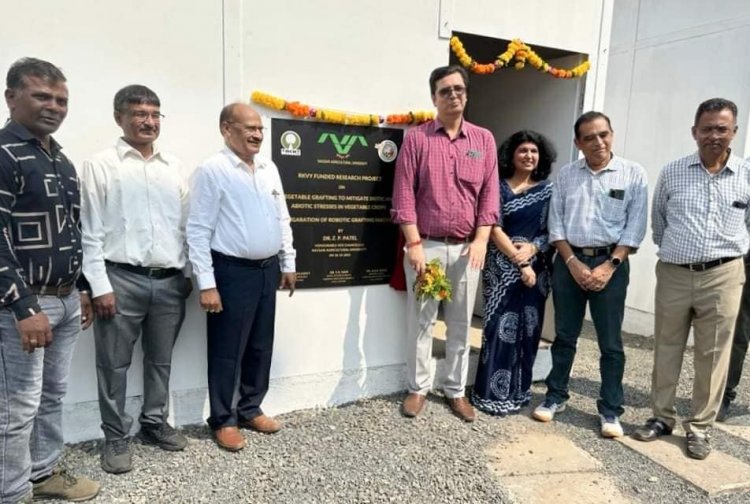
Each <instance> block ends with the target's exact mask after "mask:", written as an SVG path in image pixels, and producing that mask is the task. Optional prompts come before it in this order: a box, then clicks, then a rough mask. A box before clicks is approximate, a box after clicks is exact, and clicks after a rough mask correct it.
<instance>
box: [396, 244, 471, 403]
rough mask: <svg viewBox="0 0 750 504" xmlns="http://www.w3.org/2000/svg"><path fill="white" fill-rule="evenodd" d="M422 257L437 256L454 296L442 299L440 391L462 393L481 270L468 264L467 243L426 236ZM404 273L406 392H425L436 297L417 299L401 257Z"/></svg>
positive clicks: (412, 276) (453, 394)
mask: <svg viewBox="0 0 750 504" xmlns="http://www.w3.org/2000/svg"><path fill="white" fill-rule="evenodd" d="M422 247H423V248H424V255H425V261H426V262H430V261H431V260H433V259H434V258H439V259H440V262H441V263H442V265H443V267H444V268H445V270H446V274H447V276H448V278H449V279H450V281H451V285H452V287H453V294H452V298H453V300H452V301H451V302H450V303H444V305H443V313H444V315H445V324H446V326H447V333H446V341H445V361H446V364H447V366H446V368H447V370H448V371H447V375H446V377H445V382H444V383H445V385H444V387H443V391H444V392H445V395H446V396H447V397H450V398H457V397H463V396H464V388H465V387H466V381H467V378H468V374H469V350H470V349H471V347H470V345H469V327H470V326H471V319H472V317H473V314H474V301H475V299H476V294H477V286H478V285H479V274H480V270H478V269H477V270H474V269H470V268H469V267H468V256H462V255H461V253H462V252H463V251H464V249H466V247H468V245H467V244H459V245H447V244H445V243H442V242H435V241H430V240H425V241H423V243H422ZM404 272H405V273H406V288H407V297H408V301H407V305H406V331H407V345H406V378H407V381H408V386H409V392H416V393H418V394H427V392H429V390H430V387H431V383H430V362H431V359H432V329H433V327H434V326H435V321H436V320H437V313H438V306H439V303H440V302H439V301H436V300H434V299H429V300H426V301H418V300H417V299H416V297H415V295H414V281H415V280H416V279H417V274H416V272H415V271H414V270H413V269H412V267H411V266H410V265H409V260H408V258H407V257H404Z"/></svg>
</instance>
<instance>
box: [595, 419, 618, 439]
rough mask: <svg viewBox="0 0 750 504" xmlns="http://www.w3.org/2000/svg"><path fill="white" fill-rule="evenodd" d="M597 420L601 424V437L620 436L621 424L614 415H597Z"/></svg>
mask: <svg viewBox="0 0 750 504" xmlns="http://www.w3.org/2000/svg"><path fill="white" fill-rule="evenodd" d="M599 421H600V422H601V424H602V431H601V432H602V437H605V438H617V437H622V435H623V432H622V425H620V419H619V418H617V417H616V416H604V415H599Z"/></svg>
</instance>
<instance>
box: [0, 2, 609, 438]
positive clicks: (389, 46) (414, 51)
mask: <svg viewBox="0 0 750 504" xmlns="http://www.w3.org/2000/svg"><path fill="white" fill-rule="evenodd" d="M607 3H608V2H606V1H605V2H602V1H600V0H575V1H570V2H564V3H563V2H558V1H557V0H536V1H533V2H525V3H523V4H520V3H518V2H510V1H501V2H497V1H481V2H480V1H471V2H470V1H467V0H457V1H455V2H453V1H451V0H443V1H442V2H440V1H438V0H412V1H409V2H404V1H397V0H380V1H376V0H364V1H361V2H348V1H344V0H318V1H316V2H297V1H292V0H273V1H271V0H254V1H247V2H245V1H243V0H224V2H219V1H218V0H214V1H209V0H203V1H198V0H191V1H189V2H178V1H176V0H151V1H145V0H134V1H131V2H125V3H119V4H118V3H112V2H95V1H93V0H75V1H70V2H66V3H65V9H61V8H59V5H58V2H54V1H52V0H38V1H36V2H30V3H28V5H26V4H25V5H24V8H23V9H24V16H25V17H24V19H28V20H33V33H32V31H31V30H30V28H29V27H30V26H32V25H31V24H30V22H29V23H27V22H18V23H11V22H6V23H5V26H4V29H3V30H2V32H0V47H3V52H2V54H0V68H2V69H3V72H4V71H6V70H7V68H8V66H9V65H10V63H11V62H12V61H14V60H15V59H17V58H19V57H21V56H25V55H35V56H38V57H41V58H44V59H48V60H50V61H52V62H54V63H56V64H58V65H60V66H62V67H63V69H64V70H65V71H66V73H67V76H68V80H69V82H68V84H69V88H70V91H71V103H70V115H69V117H68V119H67V121H66V122H65V123H64V125H63V126H62V128H61V130H60V132H59V135H57V137H58V138H59V140H60V141H61V143H62V144H63V145H64V146H65V150H66V152H67V153H68V155H69V156H70V157H71V159H73V160H74V161H75V162H78V163H80V162H81V160H82V159H84V158H85V157H86V156H88V155H90V154H91V153H93V152H95V151H97V150H100V149H102V148H104V147H106V146H108V145H109V144H111V143H112V142H113V141H114V139H115V138H116V136H117V134H118V130H117V128H116V126H115V125H114V122H113V121H112V119H111V100H112V97H113V95H114V93H115V91H116V90H117V89H119V88H120V87H122V86H123V85H126V84H130V83H134V82H139V83H143V84H146V85H149V86H150V87H152V88H153V89H154V90H155V91H156V92H157V93H159V95H160V97H161V99H162V111H163V112H164V113H165V114H166V116H167V119H166V120H165V121H164V123H163V132H162V139H161V140H162V141H161V145H162V146H163V148H165V149H168V150H171V151H173V152H175V153H176V154H178V155H180V156H181V157H182V158H183V160H184V161H185V162H186V163H187V164H188V165H189V166H195V165H196V164H197V163H198V162H200V160H202V159H203V158H205V157H207V156H209V155H210V154H212V153H213V152H214V151H215V150H216V149H217V148H218V147H219V146H220V137H219V134H218V131H217V122H218V117H217V116H218V112H219V109H220V107H221V106H222V105H223V104H224V103H225V102H229V101H234V100H236V99H243V100H247V98H248V97H249V94H250V92H251V91H252V90H255V89H261V90H265V91H267V92H270V93H273V94H276V95H279V96H281V97H284V98H289V99H294V100H299V101H302V102H305V103H309V104H312V105H316V106H324V107H331V108H338V109H343V110H350V111H356V112H370V111H372V112H373V113H381V114H387V113H392V112H402V111H406V110H409V109H430V108H431V107H432V104H431V101H430V96H429V88H428V84H427V78H428V75H429V72H430V71H431V70H432V69H433V68H434V67H436V66H440V65H444V64H446V63H447V62H448V51H449V49H448V40H447V39H443V38H439V37H438V27H439V23H440V22H443V23H445V26H447V27H448V29H449V30H450V29H455V30H456V31H462V32H467V33H476V34H481V35H486V36H492V37H496V38H506V39H510V38H514V37H520V38H523V39H524V40H526V41H527V42H528V43H530V44H540V45H545V46H550V47H560V48H563V49H567V50H571V51H576V52H582V53H588V54H591V55H592V60H594V61H596V60H597V59H600V60H601V59H602V58H601V55H602V54H606V41H605V42H604V43H602V42H601V40H600V35H601V33H600V31H601V30H600V20H601V19H602V18H604V19H606V17H607V8H606V5H607ZM603 5H604V7H603ZM51 13H52V14H51ZM441 13H442V17H441ZM561 20H564V23H561ZM603 59H606V56H604V58H603ZM603 67H604V65H603V63H602V64H601V65H600V67H599V68H603ZM479 78H481V77H477V78H476V79H479ZM603 82H604V78H603V75H601V72H599V73H597V71H596V70H594V71H592V72H591V74H590V76H589V78H588V80H587V85H586V93H585V95H584V99H585V101H586V103H588V104H595V103H596V102H597V100H598V98H597V97H596V91H597V90H603ZM262 112H263V113H264V115H265V120H266V121H268V122H270V121H269V118H270V117H271V114H270V113H269V112H268V111H265V110H263V111H262ZM269 148H270V146H269V145H265V146H264V151H265V153H266V155H268V153H269V152H270V150H269ZM404 296H405V295H404V294H403V293H396V292H394V291H392V290H391V289H390V288H389V287H387V286H374V287H354V288H332V289H314V290H300V291H298V292H297V293H295V295H294V297H292V298H289V297H287V296H286V295H285V294H280V295H279V299H278V311H277V332H276V344H275V353H274V362H273V367H272V370H271V374H272V383H271V390H270V392H269V394H268V396H267V399H266V403H265V407H266V410H267V411H268V412H269V413H271V414H276V413H279V412H284V411H290V410H293V409H299V408H309V407H313V406H316V405H329V404H338V403H341V402H345V401H351V400H354V399H356V398H358V397H362V396H367V395H374V394H382V393H388V392H394V391H397V390H401V389H403V387H404V381H403V361H404V359H403V342H404V340H405V329H404V323H403V320H404V305H405V299H404ZM189 309H190V313H189V315H188V319H187V320H186V322H185V325H184V327H183V331H182V334H181V335H180V339H179V341H178V343H177V348H176V352H175V358H174V362H173V374H172V383H171V385H172V406H173V415H174V420H175V421H176V422H177V423H178V424H182V423H190V422H199V421H201V420H202V418H204V412H205V406H206V394H205V356H204V354H205V351H204V331H205V324H204V319H203V316H202V314H201V312H200V311H199V310H198V308H197V303H196V299H195V296H194V297H193V298H192V299H191V300H190V302H189ZM137 359H138V356H136V362H137ZM140 369H141V368H140V365H139V364H137V363H135V362H134V365H133V370H132V372H131V380H130V383H129V395H131V396H132V398H131V400H130V401H129V403H128V408H129V410H130V411H133V412H137V409H138V400H139V398H138V396H139V394H140V389H141V379H140V377H139V376H138V374H139V373H140ZM65 411H66V436H67V439H68V440H69V441H75V440H80V439H86V438H91V437H98V436H100V431H99V429H98V424H99V418H98V410H97V405H96V380H95V369H94V356H93V345H92V341H91V334H90V333H86V334H84V335H82V337H81V339H80V342H79V345H78V348H77V351H76V356H75V360H74V365H73V370H72V374H71V378H70V392H69V394H68V397H67V400H66V410H65Z"/></svg>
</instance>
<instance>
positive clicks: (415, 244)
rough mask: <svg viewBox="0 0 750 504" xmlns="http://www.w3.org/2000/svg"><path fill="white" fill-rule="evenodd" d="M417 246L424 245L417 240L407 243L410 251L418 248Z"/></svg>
mask: <svg viewBox="0 0 750 504" xmlns="http://www.w3.org/2000/svg"><path fill="white" fill-rule="evenodd" d="M417 245H422V240H417V241H415V242H411V243H407V244H406V248H408V249H410V248H412V247H416V246H417Z"/></svg>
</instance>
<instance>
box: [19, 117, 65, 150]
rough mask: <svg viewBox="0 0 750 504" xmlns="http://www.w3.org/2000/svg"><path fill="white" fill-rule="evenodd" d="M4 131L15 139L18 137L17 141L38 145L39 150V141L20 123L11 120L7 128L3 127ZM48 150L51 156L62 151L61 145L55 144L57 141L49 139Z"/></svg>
mask: <svg viewBox="0 0 750 504" xmlns="http://www.w3.org/2000/svg"><path fill="white" fill-rule="evenodd" d="M5 129H6V130H7V131H10V132H11V133H13V134H14V135H15V136H16V137H18V139H19V140H23V141H24V142H31V143H34V144H35V145H38V146H39V147H40V148H41V146H42V143H41V142H40V141H39V139H38V138H37V137H35V136H34V135H32V134H31V132H30V131H29V130H28V129H26V127H25V126H23V125H22V124H20V123H17V122H16V121H13V120H11V121H10V122H9V123H8V124H7V126H5ZM49 148H50V153H51V154H56V153H57V152H58V151H59V150H61V149H62V145H60V144H59V143H57V141H56V140H55V139H54V138H52V137H49Z"/></svg>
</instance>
